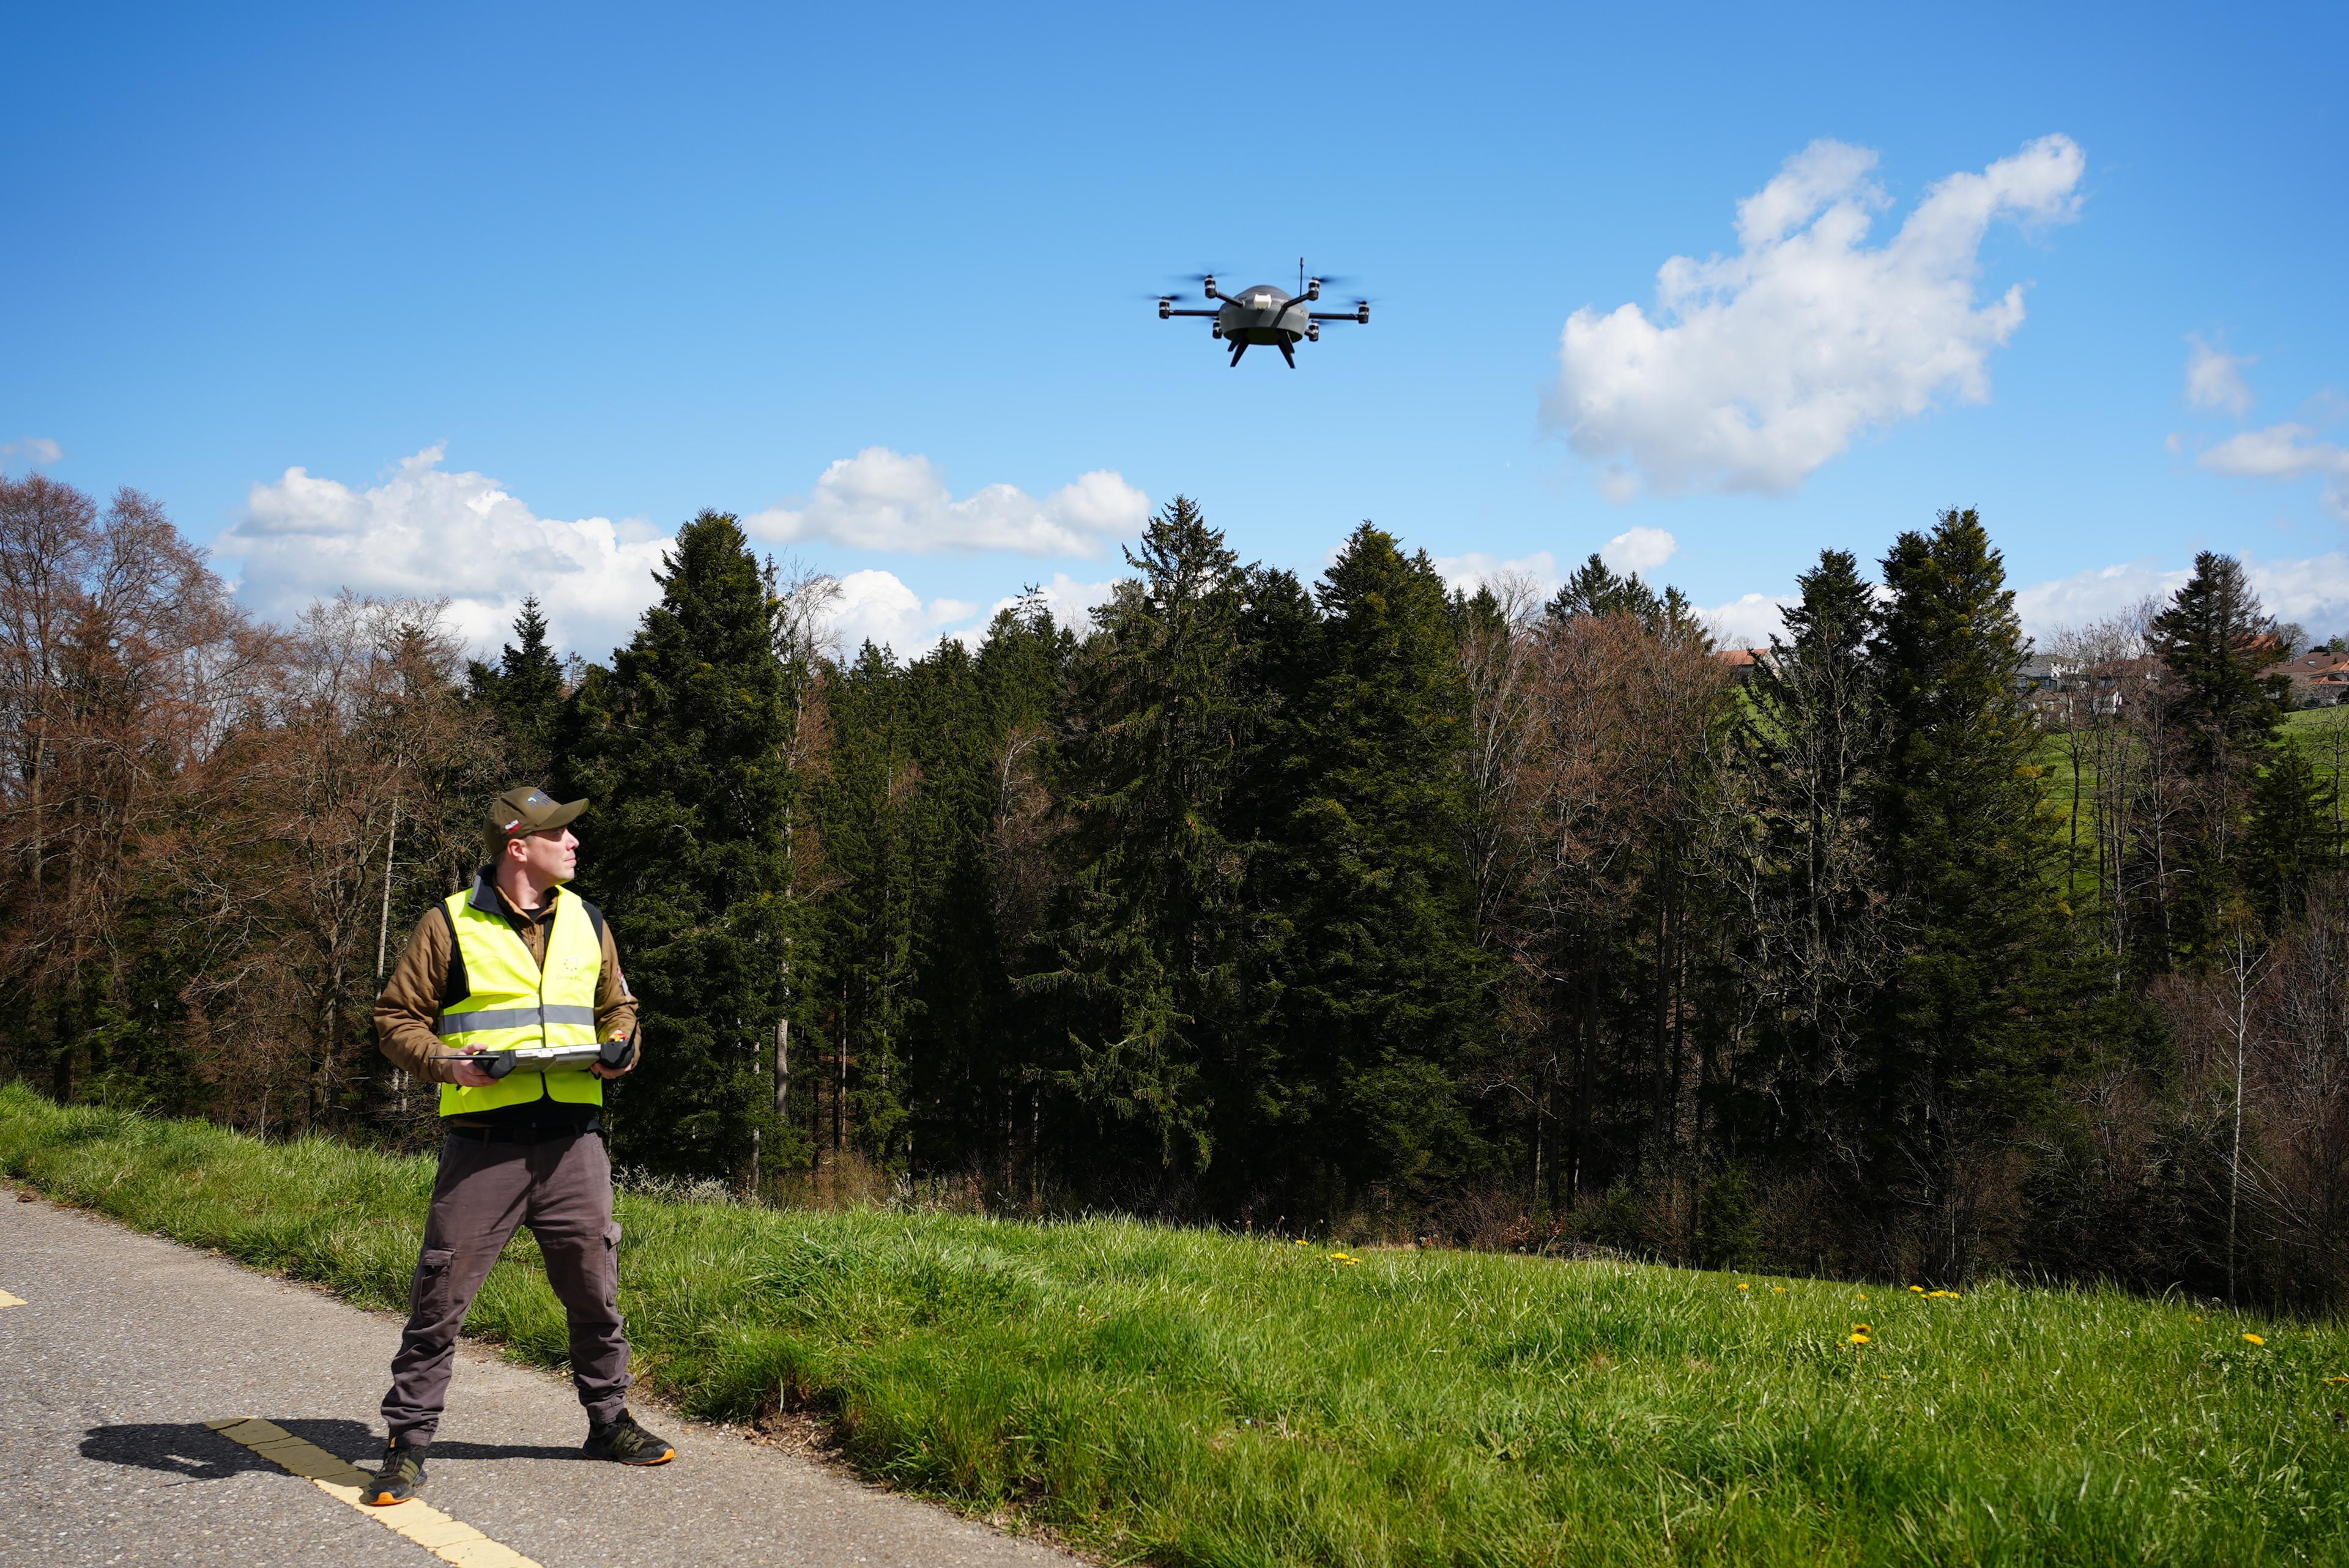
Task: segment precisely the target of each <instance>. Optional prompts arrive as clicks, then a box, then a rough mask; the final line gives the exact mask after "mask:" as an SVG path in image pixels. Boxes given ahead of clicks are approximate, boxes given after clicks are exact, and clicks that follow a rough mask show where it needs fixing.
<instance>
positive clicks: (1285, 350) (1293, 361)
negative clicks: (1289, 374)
mask: <svg viewBox="0 0 2349 1568" xmlns="http://www.w3.org/2000/svg"><path fill="white" fill-rule="evenodd" d="M1280 356H1281V357H1282V358H1283V359H1286V360H1288V367H1289V368H1290V369H1291V370H1294V369H1296V368H1297V351H1296V350H1295V349H1293V348H1291V347H1289V346H1288V344H1287V343H1285V342H1284V343H1283V344H1281V346H1280Z"/></svg>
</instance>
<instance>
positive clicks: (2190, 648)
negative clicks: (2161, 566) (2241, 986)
mask: <svg viewBox="0 0 2349 1568" xmlns="http://www.w3.org/2000/svg"><path fill="white" fill-rule="evenodd" d="M2149 641H2150V644H2151V648H2152V651H2153V652H2154V653H2155V654H2157V655H2159V656H2160V659H2161V663H2162V672H2163V674H2162V681H2161V685H2160V688H2159V693H2158V697H2157V698H2156V700H2157V701H2158V702H2159V703H2160V705H2161V710H2162V712H2161V717H2162V721H2163V729H2164V733H2165V735H2166V736H2167V737H2168V748H2167V751H2166V754H2165V755H2163V756H2161V757H2159V758H2157V766H2160V767H2163V768H2165V769H2168V772H2169V774H2170V778H2171V780H2172V786H2173V789H2174V790H2175V792H2176V794H2177V796H2178V798H2179V799H2182V800H2183V801H2184V802H2185V803H2186V806H2187V810H2185V811H2184V812H2183V813H2182V814H2181V815H2180V816H2179V817H2178V820H2177V821H2176V823H2175V824H2174V825H2172V826H2168V827H2167V832H2168V837H2169V842H2168V845H2167V846H2166V849H2167V851H2168V852H2167V853H2166V854H2165V855H2164V857H2163V859H2164V860H2165V861H2167V864H2166V865H2164V866H2163V867H2162V868H2161V871H2162V872H2163V873H2164V874H2161V875H2158V876H2157V877H2156V878H2154V879H2151V881H2152V887H2153V892H2154V895H2155V897H2156V899H2157V900H2158V906H2159V909H2160V913H2161V916H2162V918H2161V919H2160V920H2159V921H2158V923H2157V924H2156V926H2155V927H2154V929H2156V930H2158V932H2160V933H2161V934H2163V936H2164V939H2165V942H2164V944H2165V945H2166V947H2167V952H2166V953H2164V954H2160V955H2159V956H2160V957H2162V958H2164V959H2166V960H2167V962H2168V964H2170V965H2185V966H2188V967H2191V968H2201V967H2204V966H2206V965H2209V964H2211V963H2214V962H2218V961H2219V959H2220V954H2221V953H2222V950H2223V949H2224V948H2225V947H2226V945H2227V944H2226V941H2225V937H2224V931H2223V928H2224V926H2225V924H2226V920H2227V916H2226V913H2225V912H2226V910H2227V908H2228V906H2229V904H2230V902H2232V901H2233V900H2234V899H2236V898H2237V897H2238V896H2240V895H2242V894H2245V893H2247V892H2250V891H2251V890H2250V889H2248V888H2247V887H2246V885H2245V882H2244V877H2245V872H2246V870H2247V868H2245V867H2244V866H2242V865H2240V864H2239V863H2237V862H2238V861H2239V860H2240V851H2241V847H2242V843H2243V835H2244V833H2245V831H2246V830H2247V829H2248V827H2249V825H2250V815H2251V796H2252V792H2253V789H2254V787H2255V785H2256V784H2257V782H2258V779H2259V775H2260V769H2261V764H2262V763H2263V762H2265V761H2266V760H2267V759H2268V758H2269V756H2270V754H2271V748H2272V747H2273V744H2274V741H2275V737H2276V733H2277V730H2278V729H2279V728H2280V727H2281V726H2282V723H2283V713H2284V707H2283V699H2284V688H2285V686H2286V681H2285V678H2284V677H2283V676H2280V675H2274V674H2271V673H2270V672H2271V667H2272V666H2273V665H2275V664H2276V663H2277V662H2278V661H2279V660H2280V659H2281V658H2282V646H2281V645H2280V644H2279V642H2278V640H2277V638H2276V635H2275V622H2274V619H2273V617H2271V616H2270V615H2269V614H2267V613H2266V612H2265V610H2264V609H2262V608H2261V604H2260V600H2259V595H2258V594H2257V593H2254V592H2253V591H2252V589H2251V581H2250V579H2249V578H2248V577H2246V576H2245V575H2244V573H2243V568H2242V564H2241V562H2238V561H2236V560H2235V559H2234V558H2233V557H2232V556H2228V555H2220V554H2217V553H2215V552H2211V551H2207V550H2206V551H2204V552H2201V553H2200V554H2199V555H2197V556H2196V557H2195V558H2194V573H2193V575H2192V576H2191V577H2189V579H2188V580H2187V582H2186V584H2185V586H2183V587H2181V588H2180V589H2178V592H2177V593H2175V594H2174V595H2172V596H2171V598H2170V601H2169V603H2168V605H2167V606H2166V607H2165V608H2164V609H2163V610H2162V612H2161V614H2158V615H2157V616H2155V617H2154V621H2153V627H2152V636H2151V638H2150V639H2149ZM2253 902H2256V900H2254V901H2253Z"/></svg>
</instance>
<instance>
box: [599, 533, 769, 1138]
mask: <svg viewBox="0 0 2349 1568" xmlns="http://www.w3.org/2000/svg"><path fill="white" fill-rule="evenodd" d="M657 581H658V582H659V583H660V585H661V597H660V602H659V603H657V604H655V605H654V606H653V607H652V608H651V609H649V610H647V611H646V612H645V616H644V621H643V623H642V624H641V625H640V626H639V627H638V629H637V631H636V635H635V636H634V637H633V638H632V639H631V640H630V641H629V644H628V645H627V646H626V647H625V648H622V649H620V650H619V651H618V652H617V653H616V654H615V655H614V656H613V661H612V667H611V669H610V670H608V671H605V670H602V669H591V670H590V671H589V674H588V676H587V678H586V679H585V681H584V682H583V683H582V684H581V686H580V688H579V690H578V691H577V693H576V694H575V695H574V700H573V704H572V709H573V711H572V712H571V713H570V715H569V716H568V718H567V724H566V727H567V729H568V730H569V731H570V732H571V735H572V737H573V738H572V741H571V745H570V747H569V748H568V756H567V757H566V758H565V761H566V762H567V763H568V765H569V769H570V778H571V783H572V786H573V787H574V788H575V789H577V790H579V791H580V792H581V793H583V794H585V796H586V797H587V798H588V799H590V800H591V801H592V802H593V805H592V807H591V809H590V810H589V813H588V815H587V816H586V817H585V818H583V819H582V820H581V833H580V836H581V838H582V839H583V840H584V841H585V850H584V851H583V852H582V854H581V856H580V864H581V876H580V891H581V892H584V893H585V895H586V896H587V897H589V898H590V899H593V900H595V902H596V903H598V904H600V905H601V906H602V908H603V910H604V912H605V918H606V919H608V920H609V921H610V922H611V924H612V929H613V933H614V934H615V936H616V938H617V940H618V943H619V947H620V954H621V962H622V964H623V965H625V967H626V975H627V979H628V983H629V985H630V986H631V988H632V989H633V990H634V991H635V993H636V997H637V999H638V1002H639V1004H640V1006H642V1008H643V1010H644V1016H645V1056H644V1060H643V1063H642V1065H640V1066H639V1067H638V1068H636V1071H635V1072H634V1073H632V1074H631V1075H630V1076H629V1077H628V1078H626V1079H624V1080H622V1081H621V1082H620V1083H619V1084H618V1085H617V1086H616V1088H615V1091H614V1093H613V1096H612V1098H613V1100H614V1102H615V1122H616V1126H615V1135H614V1147H615V1149H616V1151H617V1152H618V1153H619V1155H620V1156H621V1157H622V1158H623V1159H626V1160H628V1161H636V1162H641V1163H643V1164H646V1165H647V1166H651V1167H654V1168H657V1169H663V1170H671V1171H698V1172H702V1173H707V1174H714V1175H724V1176H730V1177H736V1178H738V1179H740V1178H747V1176H748V1173H749V1171H750V1164H751V1161H752V1160H753V1159H754V1157H755V1154H754V1151H755V1150H758V1149H759V1148H760V1147H761V1144H762V1143H763V1145H764V1147H765V1148H766V1149H767V1150H771V1151H774V1150H776V1147H777V1141H778V1139H779V1137H780V1135H781V1131H782V1130H781V1128H780V1127H778V1126H777V1125H776V1124H775V1119H774V1115H773V1109H772V1091H771V1085H770V1079H769V1073H770V1072H771V1066H770V1063H771V1042H772V1040H773V1037H774V1030H775V1023H776V1020H777V1018H778V1016H780V1014H781V1006H782V1002H783V996H782V972H781V940H780V938H781V915H782V904H783V900H782V893H783V889H784V879H785V863H784V857H783V846H782V841H781V832H782V823H783V818H784V812H783V807H784V804H785V799H786V789H787V779H786V778H785V774H784V768H783V763H782V750H783V746H784V743H785V741H786V740H787V738H788V737H789V733H790V706H789V699H788V695H787V693H786V690H785V683H784V672H783V668H782V665H781V661H780V660H779V659H778V658H777V657H776V655H775V641H774V630H775V627H774V620H775V616H776V614H777V601H776V598H775V595H774V593H773V592H772V581H771V574H770V573H765V572H763V571H761V567H760V564H759V562H758V561H757V560H756V559H755V558H754V557H753V556H752V555H751V553H750V548H749V544H748V542H747V541H746V540H745V538H744V537H743V533H742V530H741V527H740V524H739V523H737V522H736V521H735V520H734V519H733V518H732V517H731V516H730V515H728V514H726V513H722V512H715V511H705V512H703V513H701V514H700V515H699V516H698V517H696V518H695V519H694V520H693V521H691V522H689V523H688V524H686V525H685V527H684V528H682V529H680V530H679V531H678V537H677V542H676V544H675V546H674V547H673V548H672V549H671V550H670V552H669V553H668V555H667V559H666V561H665V563H664V569H663V570H662V571H661V572H660V573H657Z"/></svg>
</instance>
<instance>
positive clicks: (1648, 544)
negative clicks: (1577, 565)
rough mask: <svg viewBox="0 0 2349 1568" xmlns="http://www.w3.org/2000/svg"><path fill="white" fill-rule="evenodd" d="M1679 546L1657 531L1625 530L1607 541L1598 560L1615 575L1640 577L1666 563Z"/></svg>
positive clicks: (1642, 528)
mask: <svg viewBox="0 0 2349 1568" xmlns="http://www.w3.org/2000/svg"><path fill="white" fill-rule="evenodd" d="M1680 547H1681V542H1680V541H1679V540H1677V539H1674V538H1673V537H1672V536H1671V534H1670V533H1667V532H1666V531H1664V530H1662V529H1661V528H1647V527H1640V528H1629V529H1625V530H1624V531H1622V532H1620V533H1619V534H1617V535H1616V536H1615V537H1614V538H1612V539H1610V540H1609V541H1608V542H1607V547H1606V548H1605V549H1604V550H1601V551H1600V552H1599V559H1600V560H1601V561H1604V562H1607V564H1608V565H1609V566H1611V567H1613V568H1614V569H1615V570H1616V571H1618V572H1637V573H1642V574H1644V573H1649V572H1651V571H1653V570H1654V569H1655V568H1657V567H1659V566H1661V565H1662V564H1663V563H1664V562H1667V561H1670V560H1671V558H1672V553H1673V552H1675V551H1677V550H1679V549H1680Z"/></svg>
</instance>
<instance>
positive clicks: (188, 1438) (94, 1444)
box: [81, 1417, 585, 1480]
mask: <svg viewBox="0 0 2349 1568" xmlns="http://www.w3.org/2000/svg"><path fill="white" fill-rule="evenodd" d="M272 1419H275V1420H277V1424H278V1425H279V1426H281V1427H283V1428H285V1429H286V1430H287V1431H289V1432H291V1433H293V1434H294V1435H295V1437H297V1438H301V1439H305V1440H306V1441H309V1442H313V1443H316V1444H317V1445H318V1447H320V1448H322V1449H326V1451H327V1452H328V1453H330V1454H332V1455H334V1456H335V1457H336V1459H338V1460H344V1461H346V1462H347V1463H349V1464H368V1465H371V1464H374V1463H375V1462H376V1461H377V1460H380V1459H382V1458H383V1439H381V1438H380V1437H378V1436H377V1435H376V1433H375V1430H374V1429H373V1428H371V1427H369V1426H368V1425H367V1423H366V1422H364V1421H314V1420H304V1419H301V1418H298V1417H295V1418H286V1419H278V1418H274V1417H273V1418H272ZM81 1457H82V1458H84V1459H86V1460H99V1461H101V1462H102V1463H106V1464H115V1465H134V1466H136V1467H138V1468H139V1469H140V1470H161V1471H163V1472H165V1473H166V1474H169V1475H174V1476H177V1477H179V1478H180V1479H181V1480H224V1479H226V1478H227V1477H229V1476H233V1475H238V1474H241V1473H243V1471H245V1470H276V1469H277V1467H276V1466H275V1465H274V1464H272V1463H270V1462H269V1461H268V1460H265V1459H263V1458H262V1457H261V1456H260V1455H259V1454H257V1453H254V1451H253V1450H252V1449H248V1448H246V1447H245V1446H244V1445H243V1444H242V1443H235V1442H231V1441H230V1440H229V1439H226V1438H224V1437H222V1436H221V1435H220V1434H219V1433H218V1432H216V1431H213V1430H212V1429H211V1428H210V1427H208V1426H206V1425H204V1424H203V1423H202V1421H126V1422H124V1423H123V1424H122V1425H120V1426H113V1427H92V1428H91V1429H89V1431H88V1434H87V1435H86V1436H84V1437H83V1439H82V1440H81ZM432 1457H433V1458H434V1459H436V1460H441V1459H448V1460H575V1459H584V1458H585V1455H584V1454H582V1453H581V1452H580V1451H579V1450H578V1449H575V1448H568V1449H565V1448H553V1447H546V1446H542V1445H539V1444H535V1443H467V1442H453V1441H449V1440H447V1439H442V1440H439V1441H436V1442H434V1443H433V1445H432ZM281 1473H282V1472H281Z"/></svg>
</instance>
